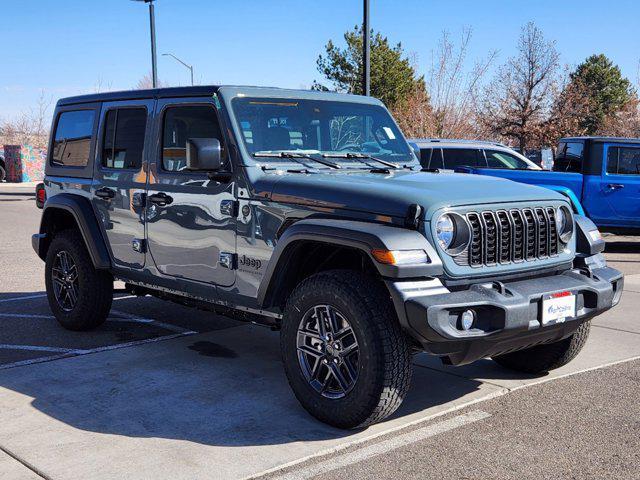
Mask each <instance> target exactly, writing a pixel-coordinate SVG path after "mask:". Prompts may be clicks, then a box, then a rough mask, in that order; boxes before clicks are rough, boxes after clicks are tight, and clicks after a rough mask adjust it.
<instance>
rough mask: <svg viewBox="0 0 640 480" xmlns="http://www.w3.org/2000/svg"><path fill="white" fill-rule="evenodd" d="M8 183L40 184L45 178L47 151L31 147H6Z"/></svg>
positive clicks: (5, 159)
mask: <svg viewBox="0 0 640 480" xmlns="http://www.w3.org/2000/svg"><path fill="white" fill-rule="evenodd" d="M2 150H4V155H3V156H4V161H5V169H6V175H7V178H6V181H7V182H18V183H19V182H38V181H40V180H42V179H43V178H44V164H45V161H46V158H47V150H46V149H44V148H35V147H33V146H31V145H4V148H2Z"/></svg>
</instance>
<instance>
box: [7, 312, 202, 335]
mask: <svg viewBox="0 0 640 480" xmlns="http://www.w3.org/2000/svg"><path fill="white" fill-rule="evenodd" d="M111 314H112V315H118V317H112V316H110V317H109V318H107V321H108V322H130V323H144V324H147V325H154V326H156V327H158V328H162V329H164V330H169V331H170V332H176V333H198V332H196V331H194V330H188V329H186V328H182V327H178V326H177V325H172V324H170V323H165V322H159V321H158V320H153V319H152V318H142V317H137V316H135V315H132V314H130V313H126V312H121V311H119V310H111ZM0 318H35V319H41V320H53V319H55V318H56V317H54V316H53V315H41V314H36V313H0Z"/></svg>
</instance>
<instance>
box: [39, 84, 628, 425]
mask: <svg viewBox="0 0 640 480" xmlns="http://www.w3.org/2000/svg"><path fill="white" fill-rule="evenodd" d="M44 188H45V193H46V202H45V203H44V205H43V208H44V210H43V214H42V223H41V227H40V232H39V233H37V234H35V235H34V236H33V247H34V249H35V251H36V252H37V254H38V255H39V256H40V258H42V259H43V260H44V261H45V262H46V269H45V275H46V286H47V295H48V299H49V304H50V306H51V309H52V310H53V313H54V314H55V316H56V318H57V319H58V320H59V322H60V323H61V324H62V325H63V326H64V327H65V328H68V329H72V330H89V329H92V328H96V327H98V326H99V325H100V324H102V322H104V321H105V319H106V318H107V315H108V314H109V309H110V307H111V301H112V296H113V283H114V280H121V281H124V282H125V285H126V289H127V290H128V291H130V292H131V293H133V294H137V295H142V296H144V295H154V296H156V297H160V298H163V299H167V300H173V301H177V302H180V303H182V304H188V305H193V306H195V307H199V308H205V309H210V310H211V311H213V312H218V313H222V314H225V315H232V316H234V317H236V318H239V319H244V320H247V321H252V322H257V323H260V324H263V325H267V326H270V327H272V328H277V329H279V330H280V347H281V351H282V361H283V364H284V369H285V372H286V375H287V378H288V380H289V383H290V385H291V388H292V389H293V391H294V393H295V395H296V396H297V398H298V399H299V401H300V403H301V404H302V405H303V406H304V407H305V408H306V409H307V410H308V411H309V412H310V413H311V414H312V415H314V416H315V417H316V418H318V419H320V420H321V421H323V422H326V423H329V424H331V425H334V426H337V427H342V428H354V427H362V426H366V425H369V424H371V423H374V422H377V421H380V420H382V419H384V418H385V417H387V416H388V415H390V414H391V413H393V412H394V411H395V410H396V409H397V408H398V406H399V405H400V403H401V402H402V400H403V398H404V397H405V395H406V394H407V391H408V389H409V382H410V379H411V356H412V354H413V353H416V352H422V351H426V352H428V353H430V354H434V355H437V356H439V357H440V358H441V359H442V361H443V362H445V363H447V364H453V365H461V364H466V363H469V362H473V361H475V360H477V359H480V358H483V357H491V358H493V359H494V360H495V361H496V362H498V363H500V364H501V365H504V366H505V367H509V368H512V369H515V370H519V371H523V372H535V373H537V372H545V371H547V370H549V369H553V368H556V367H559V366H561V365H564V364H566V363H567V362H569V361H570V360H571V359H572V358H573V357H575V355H576V354H577V353H578V352H579V350H580V349H581V348H582V346H583V345H584V343H585V340H586V338H587V335H588V331H589V320H590V319H592V318H593V317H594V316H596V315H598V314H600V313H602V312H603V311H605V310H607V309H609V308H611V307H612V306H613V305H615V304H617V303H618V302H619V300H620V296H621V294H622V289H623V278H622V275H621V274H620V272H618V271H616V270H614V269H612V268H609V267H607V266H606V263H605V261H604V258H603V256H602V254H601V252H602V250H603V248H604V242H603V241H602V240H601V238H600V236H599V233H598V231H597V229H596V227H595V226H594V225H593V224H592V223H591V222H590V221H589V220H588V219H587V218H584V217H580V216H575V215H573V213H572V211H571V209H570V206H569V204H568V203H567V200H566V199H565V198H564V197H562V196H561V195H559V194H557V193H555V192H553V191H551V190H547V189H541V188H537V187H533V186H528V185H522V184H517V183H513V182H510V181H506V180H502V179H498V178H491V177H484V176H469V175H463V174H456V173H445V172H438V171H437V170H421V167H420V164H419V162H418V160H417V158H416V157H415V154H414V153H413V151H412V149H411V148H410V147H409V145H408V144H407V142H406V140H405V139H404V137H403V135H402V133H401V132H400V130H399V129H398V127H397V125H396V124H395V122H394V121H393V119H392V117H391V116H390V115H389V113H388V111H387V110H386V109H385V107H384V106H383V105H382V104H381V103H380V102H379V101H378V100H375V99H373V98H366V97H358V96H349V95H341V94H334V93H320V92H310V91H293V90H282V89H275V88H257V87H232V86H225V87H213V86H206V87H205V86H203V87H189V88H167V89H156V90H147V91H144V90H142V91H132V92H116V93H105V94H96V95H87V96H81V97H73V98H66V99H62V100H60V101H59V102H58V104H57V107H56V111H55V116H54V123H53V128H52V135H51V140H50V145H49V158H48V162H47V165H46V178H45V180H44ZM43 197H44V195H43ZM43 200H44V198H43ZM247 340H248V341H251V339H250V338H248V339H247Z"/></svg>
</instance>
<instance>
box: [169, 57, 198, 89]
mask: <svg viewBox="0 0 640 480" xmlns="http://www.w3.org/2000/svg"><path fill="white" fill-rule="evenodd" d="M162 56H163V57H172V58H173V59H174V60H176V61H178V62H180V63H181V64H182V65H184V66H185V67H187V68H188V69H189V71H190V72H191V86H192V87H193V65H188V64H186V63H185V62H183V61H182V60H180V59H179V58H178V57H176V56H175V55H174V54H173V53H163V54H162Z"/></svg>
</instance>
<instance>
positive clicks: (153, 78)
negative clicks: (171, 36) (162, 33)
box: [133, 0, 158, 88]
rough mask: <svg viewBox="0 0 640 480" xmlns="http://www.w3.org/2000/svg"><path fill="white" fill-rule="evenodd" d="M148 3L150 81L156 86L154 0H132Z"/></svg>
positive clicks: (156, 62)
mask: <svg viewBox="0 0 640 480" xmlns="http://www.w3.org/2000/svg"><path fill="white" fill-rule="evenodd" d="M133 1H134V2H144V3H148V4H149V25H150V30H151V81H152V84H153V88H156V87H157V86H158V61H157V59H156V19H155V11H154V8H153V2H154V0H133Z"/></svg>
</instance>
